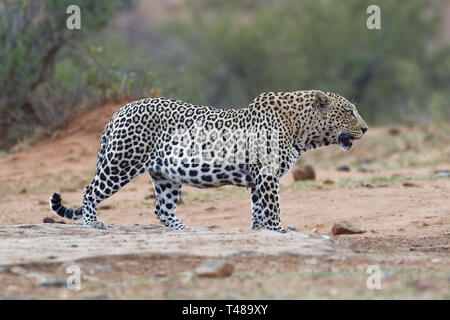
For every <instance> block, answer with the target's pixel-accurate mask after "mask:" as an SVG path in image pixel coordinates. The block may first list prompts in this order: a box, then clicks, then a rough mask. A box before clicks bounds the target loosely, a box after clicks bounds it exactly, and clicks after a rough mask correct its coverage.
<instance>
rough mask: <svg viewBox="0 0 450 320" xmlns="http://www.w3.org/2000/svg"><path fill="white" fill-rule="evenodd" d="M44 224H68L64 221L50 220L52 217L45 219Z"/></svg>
mask: <svg viewBox="0 0 450 320" xmlns="http://www.w3.org/2000/svg"><path fill="white" fill-rule="evenodd" d="M42 222H43V223H60V224H66V223H65V222H64V221H56V220H54V219H53V218H50V217H45V218H44V219H43V220H42Z"/></svg>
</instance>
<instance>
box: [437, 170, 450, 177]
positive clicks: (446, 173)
mask: <svg viewBox="0 0 450 320" xmlns="http://www.w3.org/2000/svg"><path fill="white" fill-rule="evenodd" d="M436 175H437V176H438V177H439V178H450V172H446V171H442V172H438V173H437V174H436Z"/></svg>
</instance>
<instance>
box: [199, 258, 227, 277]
mask: <svg viewBox="0 0 450 320" xmlns="http://www.w3.org/2000/svg"><path fill="white" fill-rule="evenodd" d="M233 270H234V267H233V265H232V264H230V263H228V262H226V261H224V260H205V261H203V262H202V264H201V265H200V266H198V267H197V269H195V274H196V275H197V276H199V277H208V278H222V277H228V276H230V275H231V274H232V273H233Z"/></svg>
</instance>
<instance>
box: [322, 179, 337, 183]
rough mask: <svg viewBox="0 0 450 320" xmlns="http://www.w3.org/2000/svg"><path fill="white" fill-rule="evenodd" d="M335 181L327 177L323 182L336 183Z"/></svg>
mask: <svg viewBox="0 0 450 320" xmlns="http://www.w3.org/2000/svg"><path fill="white" fill-rule="evenodd" d="M334 183H335V182H334V181H333V180H331V179H326V180H325V181H324V182H323V184H334Z"/></svg>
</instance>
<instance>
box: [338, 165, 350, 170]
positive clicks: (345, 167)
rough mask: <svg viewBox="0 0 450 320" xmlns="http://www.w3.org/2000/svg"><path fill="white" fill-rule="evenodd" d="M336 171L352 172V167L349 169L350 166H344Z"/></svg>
mask: <svg viewBox="0 0 450 320" xmlns="http://www.w3.org/2000/svg"><path fill="white" fill-rule="evenodd" d="M336 170H337V171H345V172H348V171H350V167H349V166H346V165H343V166H339V167H337V168H336Z"/></svg>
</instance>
